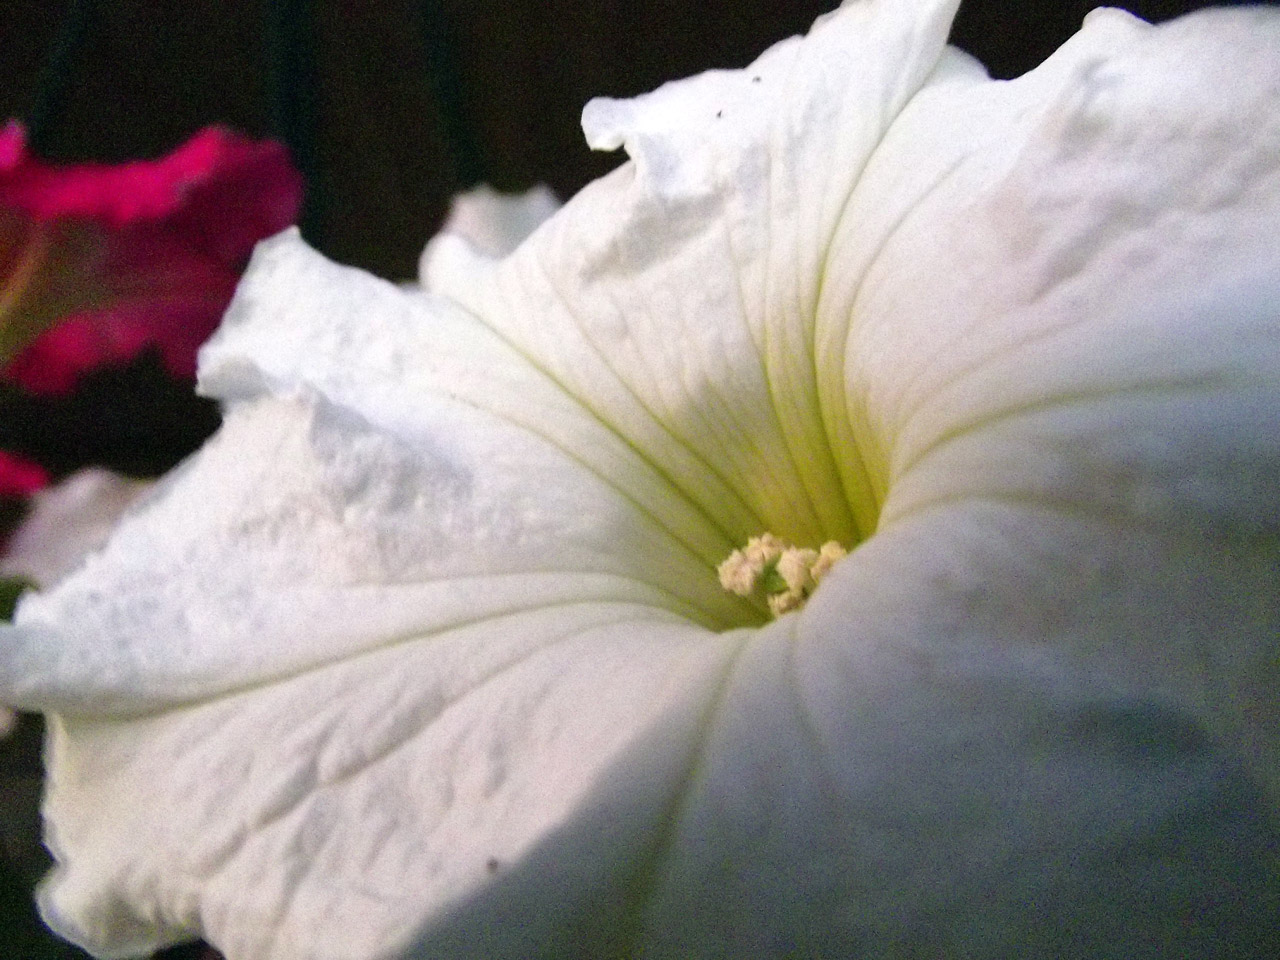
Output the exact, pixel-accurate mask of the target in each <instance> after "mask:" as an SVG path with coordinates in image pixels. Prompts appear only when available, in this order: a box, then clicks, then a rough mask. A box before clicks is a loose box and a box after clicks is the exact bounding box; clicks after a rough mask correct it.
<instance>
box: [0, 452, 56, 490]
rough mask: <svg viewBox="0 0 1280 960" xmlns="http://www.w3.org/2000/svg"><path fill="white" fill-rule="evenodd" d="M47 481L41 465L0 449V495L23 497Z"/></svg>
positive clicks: (47, 476) (47, 477) (46, 475)
mask: <svg viewBox="0 0 1280 960" xmlns="http://www.w3.org/2000/svg"><path fill="white" fill-rule="evenodd" d="M48 482H49V475H48V474H47V473H46V472H45V471H44V468H43V467H41V466H39V465H38V464H35V463H32V462H31V461H30V460H23V459H22V458H21V457H15V456H14V455H13V454H11V453H5V452H4V451H3V450H0V497H25V496H26V495H27V494H29V493H32V492H34V491H36V490H39V489H40V488H41V487H43V486H44V485H45V484H47V483H48Z"/></svg>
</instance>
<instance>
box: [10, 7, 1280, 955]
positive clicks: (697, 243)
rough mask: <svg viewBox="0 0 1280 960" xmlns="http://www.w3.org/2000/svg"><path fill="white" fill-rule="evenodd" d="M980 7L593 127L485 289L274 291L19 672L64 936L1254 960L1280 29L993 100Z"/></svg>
mask: <svg viewBox="0 0 1280 960" xmlns="http://www.w3.org/2000/svg"><path fill="white" fill-rule="evenodd" d="M955 6H956V2H955V0H861V2H852V3H848V4H846V5H845V6H844V7H842V8H841V9H840V10H839V11H837V12H836V13H834V14H832V15H830V16H827V17H825V18H823V19H822V20H820V21H819V22H818V23H817V24H816V25H815V26H814V28H813V30H812V31H811V32H810V33H809V34H808V35H807V36H806V37H804V38H803V39H792V40H788V41H786V42H784V43H781V44H778V45H777V46H775V47H773V48H772V49H770V50H769V51H767V52H766V53H765V54H764V55H763V56H762V57H761V58H760V59H759V60H758V61H757V62H756V63H754V64H753V65H751V66H750V67H748V68H746V69H745V70H741V71H721V72H712V73H707V74H703V75H701V76H698V77H694V78H692V79H689V80H685V81H681V82H678V83H673V84H669V85H667V86H664V87H662V88H661V89H659V90H657V91H655V92H654V93H652V94H649V95H647V96H642V97H639V98H637V99H635V100H631V101H626V102H618V101H594V102H593V103H591V104H589V105H588V107H587V109H586V111H585V113H584V118H583V119H584V127H585V129H586V132H587V137H588V140H589V142H590V143H591V144H592V145H593V146H595V147H597V148H615V147H619V146H625V148H626V150H627V152H628V154H629V155H630V158H631V162H629V163H627V164H626V165H624V166H622V167H621V168H619V169H618V170H616V171H614V172H613V173H612V174H610V175H609V176H607V177H605V178H604V179H602V180H600V181H599V182H597V183H595V184H593V185H591V186H589V187H588V188H587V189H585V190H583V191H582V192H581V193H580V194H579V195H578V196H577V197H575V198H574V199H573V200H571V201H570V202H569V203H568V204H567V205H566V206H565V207H564V208H562V209H561V210H560V211H559V212H557V213H555V214H554V215H553V216H551V217H550V219H548V220H546V222H544V223H543V224H542V225H541V226H540V227H539V228H537V229H536V230H535V231H534V232H533V233H532V235H530V236H529V237H528V238H527V239H526V240H525V241H524V242H523V243H522V244H520V245H519V246H517V247H516V248H515V249H514V250H513V251H512V252H510V254H509V255H507V256H505V257H503V258H500V259H494V258H492V257H491V256H489V255H488V254H487V253H486V252H485V250H484V249H482V247H483V244H479V245H477V244H476V243H473V242H469V241H468V240H466V239H464V238H462V237H458V236H448V235H446V236H443V237H441V238H439V239H438V240H437V241H435V242H434V243H433V244H432V246H431V248H430V250H429V252H428V255H427V256H426V258H425V262H424V270H423V287H424V289H425V292H423V291H416V290H400V289H397V288H396V287H394V286H393V285H391V284H387V283H384V282H382V281H380V280H376V279H374V278H372V277H370V276H368V275H366V274H363V273H361V272H359V271H356V270H352V269H347V268H344V267H339V266H336V265H334V264H332V263H329V262H328V261H326V260H324V259H323V258H322V257H320V256H319V255H317V254H315V253H314V252H312V251H310V250H308V249H307V248H306V247H305V246H304V245H303V244H302V243H301V241H300V240H299V239H298V238H297V236H296V235H295V234H285V235H282V236H280V237H278V238H276V239H274V240H272V241H269V242H267V243H265V244H263V245H262V246H261V247H260V248H259V251H258V253H257V254H256V256H255V259H254V263H253V266H252V267H251V270H250V272H249V274H248V276H247V277H246V278H245V280H244V282H243V284H242V286H241V288H240V290H239V292H238V294H237V296H236V300H235V302H234V303H233V305H232V307H231V309H230V311H229V313H228V315H227V319H226V321H225V323H224V325H223V328H222V329H221V331H220V332H219V333H218V335H217V336H216V337H215V338H214V340H213V341H211V342H210V344H208V346H207V347H206V348H205V349H204V351H203V353H202V356H201V380H200V382H201V389H202V390H203V391H204V392H205V393H206V394H208V395H211V396H215V397H218V398H220V399H221V400H222V401H223V403H224V404H225V407H226V422H225V424H224V426H223V428H222V430H221V432H220V433H219V434H218V435H217V436H216V437H215V438H213V439H212V440H211V441H210V442H209V444H208V445H207V446H206V447H205V449H204V450H203V451H201V452H200V453H199V454H198V455H197V456H195V457H194V458H192V459H191V460H190V461H189V462H188V463H186V464H185V465H184V466H182V467H181V468H179V469H178V470H177V471H175V472H174V474H172V475H171V476H170V477H169V478H167V479H166V480H165V481H163V482H162V483H161V485H160V486H159V487H158V488H157V489H156V490H154V491H153V492H152V494H151V495H150V498H149V500H148V502H147V503H146V504H145V505H144V506H143V507H142V508H140V509H137V510H135V511H134V512H133V513H132V514H131V515H130V516H129V517H128V518H127V519H126V521H125V522H123V523H122V524H121V526H120V527H119V528H118V530H117V531H116V533H115V535H114V537H113V538H112V539H111V541H110V542H109V543H108V544H107V546H106V547H105V549H104V550H103V551H102V552H101V553H100V554H98V555H97V556H95V557H93V558H91V559H90V560H89V561H88V562H87V564H86V565H85V566H84V567H83V568H82V569H81V570H80V571H79V572H78V573H77V574H75V575H73V576H72V577H71V578H69V579H68V580H66V581H65V582H63V583H62V584H60V585H59V587H58V588H57V589H56V590H53V591H51V592H49V593H47V594H43V595H36V596H33V597H30V598H28V599H27V600H25V601H24V602H23V604H22V606H21V607H20V609H19V613H18V617H17V621H16V625H15V626H14V627H12V628H0V631H2V632H0V700H5V701H8V702H10V703H13V704H15V705H19V706H23V707H25V708H28V709H39V710H43V711H45V712H46V713H47V714H48V715H49V725H50V738H49V754H48V772H49V781H48V784H49V785H48V795H47V799H46V805H45V814H46V818H47V831H48V841H49V845H50V847H51V849H52V850H53V852H54V854H55V856H56V858H57V861H58V863H57V866H56V868H55V870H54V871H53V873H52V875H51V876H50V877H49V878H48V880H47V881H46V882H45V884H44V887H43V890H42V894H41V907H42V910H43V912H44V915H45V917H46V918H47V919H48V921H49V922H50V923H51V924H52V925H53V927H54V928H55V929H56V930H58V931H59V932H61V933H62V934H64V935H66V936H68V937H70V938H71V939H73V940H75V941H77V942H79V943H81V944H84V945H85V946H86V947H88V948H89V949H90V950H91V951H94V952H96V953H97V954H98V955H100V956H104V957H124V956H133V955H139V954H142V953H145V952H146V951H148V950H151V949H153V948H155V947H157V946H160V945H163V944H168V943H173V942H177V941H180V940H183V939H185V938H190V937H195V936H198V935H203V936H205V937H206V938H207V939H208V940H210V941H211V942H212V943H214V944H215V945H217V946H218V948H219V949H221V950H222V951H223V952H224V953H225V954H226V955H227V956H228V957H229V958H231V960H268V958H269V960H303V958H305V960H326V958H333V960H350V958H360V960H366V958H384V957H387V958H389V957H422V958H439V957H487V958H491V957H519V958H527V957H548V958H552V957H554V958H559V957H615V956H616V957H621V956H627V957H630V956H645V957H690V956H705V957H782V956H804V957H841V958H845V957H884V956H928V957H937V956H965V957H992V958H996V957H1001V958H1003V957H1009V956H1075V957H1083V956H1091V957H1103V956H1124V957H1136V956H1148V955H1164V956H1175V955H1178V956H1183V955H1186V956H1197V955H1212V954H1213V953H1214V951H1218V955H1247V954H1241V953H1240V952H1239V950H1236V948H1240V949H1244V948H1245V947H1246V946H1248V947H1249V948H1251V947H1252V945H1254V944H1256V943H1258V942H1259V941H1260V939H1264V938H1265V937H1267V936H1274V933H1273V932H1272V926H1271V921H1272V920H1273V912H1272V911H1273V907H1274V903H1273V901H1269V900H1268V897H1269V896H1271V897H1273V896H1274V890H1275V889H1276V882H1277V874H1278V873H1280V867H1278V866H1277V863H1276V860H1275V856H1274V852H1273V851H1274V849H1275V845H1276V842H1277V830H1276V827H1275V820H1274V817H1275V814H1276V811H1277V809H1278V806H1277V803H1278V800H1277V798H1278V797H1280V776H1278V775H1277V770H1278V769H1280V750H1278V747H1277V741H1278V737H1277V729H1278V726H1280V724H1278V723H1277V720H1278V717H1277V712H1278V707H1277V704H1278V703H1280V699H1278V698H1277V693H1278V692H1280V691H1278V689H1277V688H1278V686H1280V683H1278V679H1280V669H1278V668H1277V637H1278V636H1280V589H1278V583H1277V581H1278V579H1280V574H1278V571H1280V430H1277V429H1276V424H1277V423H1278V422H1280V312H1278V311H1280V307H1278V306H1277V304H1280V242H1278V241H1277V230H1276V224H1277V223H1280V55H1277V54H1278V52H1280V15H1277V14H1276V12H1275V11H1272V10H1267V9H1242V10H1233V11H1230V12H1219V11H1214V12H1206V13H1202V14H1198V15H1194V16H1191V17H1187V18H1185V19H1182V20H1179V21H1176V22H1173V23H1171V24H1168V25H1165V26H1161V27H1158V28H1152V27H1149V26H1148V25H1146V24H1143V23H1141V22H1139V21H1137V20H1135V19H1133V18H1132V17H1129V16H1127V15H1125V14H1122V13H1118V12H1115V11H1101V12H1098V13H1095V14H1093V15H1091V16H1090V17H1089V18H1088V20H1087V21H1086V23H1085V26H1084V28H1083V29H1082V31H1081V32H1080V33H1079V34H1078V35H1077V36H1076V37H1075V38H1073V39H1072V40H1071V41H1070V42H1068V43H1067V44H1066V45H1065V46H1064V47H1063V48H1062V49H1061V50H1059V51H1058V52H1057V53H1056V54H1055V55H1053V56H1052V57H1051V58H1050V59H1049V60H1047V61H1046V62H1045V63H1044V64H1043V65H1042V66H1041V67H1040V68H1039V69H1037V70H1035V71H1033V72H1032V73H1030V74H1028V75H1026V76H1024V77H1022V78H1020V79H1018V80H1015V81H1012V82H1007V83H1002V82H993V81H991V80H989V79H987V77H986V76H985V75H984V73H983V71H982V69H981V68H980V67H979V65H978V64H976V63H975V62H974V61H973V60H972V59H971V58H968V57H966V56H965V55H963V54H960V53H958V52H956V51H954V50H948V49H946V48H945V38H946V35H947V32H948V28H949V25H950V21H951V17H952V14H953V13H954V9H955ZM517 229H519V230H523V229H524V228H517ZM495 235H496V236H502V235H503V234H501V233H498V234H495ZM473 236H474V235H473ZM765 533H768V534H770V535H771V536H773V537H776V538H777V539H778V540H779V541H782V542H785V543H786V544H788V545H791V546H792V547H793V548H795V549H798V550H815V551H818V550H820V548H821V547H822V546H823V545H824V544H827V543H829V542H835V543H837V544H842V545H844V547H847V548H849V555H848V556H847V557H845V558H843V559H835V554H834V552H828V553H827V554H826V559H825V560H823V555H822V554H819V558H818V560H817V561H815V565H816V564H817V563H818V562H822V564H823V573H824V575H823V576H822V577H821V582H820V583H817V585H816V587H815V588H813V589H812V593H811V595H810V596H809V597H808V599H807V602H806V603H805V604H804V606H803V607H802V608H801V609H798V610H793V611H791V612H784V613H783V614H782V615H781V616H779V617H778V618H777V619H774V620H771V619H770V615H769V611H768V606H767V601H766V600H765V598H764V597H763V596H760V595H755V596H751V597H741V596H738V595H736V594H735V593H731V592H729V591H727V590H725V589H723V588H722V587H721V584H720V580H719V576H718V575H717V568H718V567H719V566H720V565H721V564H722V562H723V561H724V560H725V558H727V557H729V556H731V555H732V553H733V551H734V550H735V549H738V548H740V547H741V545H743V544H745V543H747V542H748V540H750V538H752V537H760V536H761V535H763V534H765ZM815 569H816V567H815ZM818 579H819V578H818V577H817V576H816V575H814V580H815V581H816V580H818ZM1267 891H1271V893H1268V892H1267ZM1269 904H1270V905H1269ZM1223 944H1225V945H1226V946H1225V947H1223ZM1153 950H1154V951H1155V954H1153V953H1152V951H1153ZM1223 950H1225V951H1226V953H1222V952H1221V951H1223ZM1233 950H1236V952H1235V954H1232V951H1233Z"/></svg>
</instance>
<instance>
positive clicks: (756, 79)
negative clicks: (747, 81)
mask: <svg viewBox="0 0 1280 960" xmlns="http://www.w3.org/2000/svg"><path fill="white" fill-rule="evenodd" d="M751 82H752V83H759V82H760V78H759V77H752V78H751Z"/></svg>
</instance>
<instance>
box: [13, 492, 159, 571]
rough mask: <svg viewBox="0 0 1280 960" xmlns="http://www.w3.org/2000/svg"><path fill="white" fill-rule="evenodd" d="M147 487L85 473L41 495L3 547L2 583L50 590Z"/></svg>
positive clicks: (103, 538)
mask: <svg viewBox="0 0 1280 960" xmlns="http://www.w3.org/2000/svg"><path fill="white" fill-rule="evenodd" d="M150 486H151V484H150V483H149V482H147V481H142V480H133V479H131V478H129V477H122V476H119V475H118V474H114V473H112V472H110V471H109V470H102V469H98V468H89V469H85V470H80V471H78V472H76V473H73V474H72V475H71V476H69V477H67V478H66V479H65V480H62V481H60V482H59V483H57V484H56V485H54V486H53V487H50V488H49V489H47V490H41V491H40V492H38V493H37V494H36V495H35V496H34V497H33V498H32V503H31V512H30V513H29V514H28V515H27V516H26V517H24V518H23V520H22V523H21V524H20V525H19V526H18V529H17V530H15V531H14V532H13V534H12V536H11V537H10V538H9V542H8V543H7V544H6V545H5V552H4V555H3V556H0V577H15V578H22V579H26V580H30V581H31V582H32V583H38V584H40V585H41V586H43V587H50V586H53V584H54V583H56V582H57V581H58V580H60V579H61V578H62V577H64V576H66V575H67V574H68V573H70V572H71V571H72V570H74V569H75V568H76V567H78V566H79V565H80V564H81V563H82V562H83V561H84V559H85V557H87V556H88V555H89V554H90V553H92V552H93V551H95V550H97V549H98V548H99V547H101V546H102V545H103V544H104V543H106V541H107V537H108V536H110V534H111V530H112V528H113V527H114V526H115V525H116V523H117V521H119V519H120V516H121V514H123V513H124V511H125V510H127V509H128V508H129V506H130V505H131V504H132V503H133V502H134V501H135V500H137V499H138V497H140V496H141V495H142V494H143V493H144V492H146V490H147V489H148V488H149V487H150Z"/></svg>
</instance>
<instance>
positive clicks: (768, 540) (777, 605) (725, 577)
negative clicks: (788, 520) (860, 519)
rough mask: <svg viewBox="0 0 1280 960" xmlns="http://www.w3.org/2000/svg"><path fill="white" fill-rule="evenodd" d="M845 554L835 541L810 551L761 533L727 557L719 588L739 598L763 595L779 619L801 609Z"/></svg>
mask: <svg viewBox="0 0 1280 960" xmlns="http://www.w3.org/2000/svg"><path fill="white" fill-rule="evenodd" d="M847 552H848V551H846V550H845V548H844V547H842V546H840V544H838V543H836V541H834V540H830V541H828V542H827V543H824V544H823V545H822V546H821V547H820V548H819V549H817V550H811V549H809V548H808V547H793V546H791V545H790V544H789V543H787V542H786V541H785V540H779V539H778V538H777V537H775V536H774V535H773V534H771V533H764V534H761V535H760V536H758V537H752V538H751V539H750V540H748V541H747V545H746V546H745V547H743V548H742V549H741V550H735V551H733V553H731V554H729V558H728V559H727V560H725V561H724V563H722V564H720V566H719V567H718V568H717V570H716V572H717V573H718V574H719V575H720V586H722V587H724V588H725V589H726V590H728V591H729V592H730V593H736V594H737V595H738V596H740V597H750V596H752V595H753V594H756V593H757V592H759V593H762V594H763V595H764V597H765V599H766V600H767V601H768V602H769V610H770V611H771V612H772V613H773V615H774V616H775V617H780V616H782V615H783V614H784V613H786V612H787V611H789V610H796V609H798V608H799V607H801V606H803V604H804V602H805V601H806V600H808V599H809V596H810V595H811V594H812V593H813V591H814V590H815V589H817V586H818V583H819V582H821V580H822V578H823V577H824V576H826V574H827V571H828V570H830V569H831V568H832V567H833V566H834V565H835V562H836V561H837V560H839V559H840V558H841V557H843V556H845V554H846V553H847Z"/></svg>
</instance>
